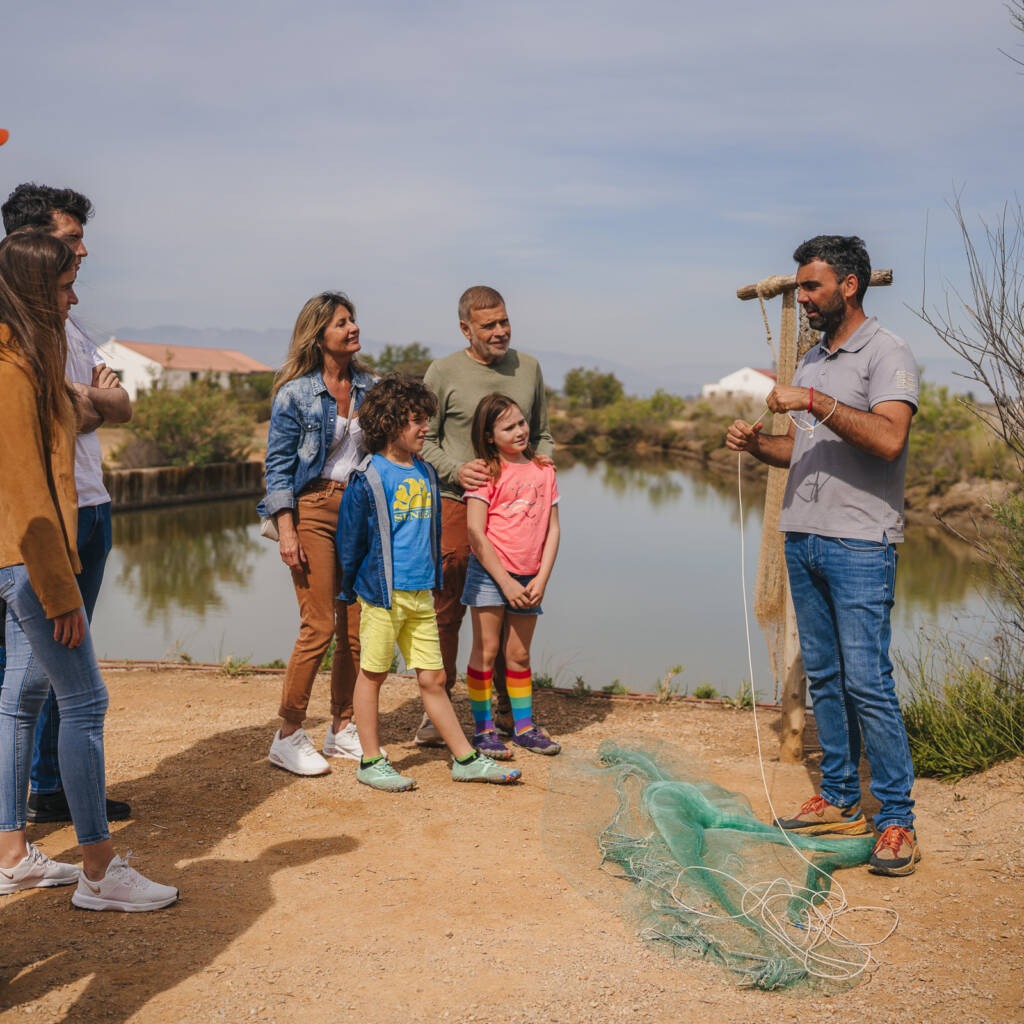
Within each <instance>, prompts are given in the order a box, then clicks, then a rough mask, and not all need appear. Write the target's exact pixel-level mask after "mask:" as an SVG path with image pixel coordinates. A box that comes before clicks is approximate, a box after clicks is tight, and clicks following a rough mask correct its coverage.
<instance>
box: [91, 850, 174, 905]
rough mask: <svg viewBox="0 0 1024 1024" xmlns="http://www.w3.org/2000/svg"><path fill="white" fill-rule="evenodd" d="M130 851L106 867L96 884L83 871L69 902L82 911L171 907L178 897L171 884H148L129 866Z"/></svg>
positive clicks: (146, 879) (147, 881) (145, 879)
mask: <svg viewBox="0 0 1024 1024" xmlns="http://www.w3.org/2000/svg"><path fill="white" fill-rule="evenodd" d="M131 855H132V853H131V850H129V851H128V852H127V853H126V854H125V855H124V859H122V858H121V857H115V858H114V859H113V860H112V861H111V862H110V863H109V864H108V865H107V873H106V874H105V875H104V876H103V878H102V879H101V880H100V881H98V882H91V881H89V879H88V878H86V877H85V872H84V871H83V872H82V873H81V875H80V876H79V879H78V888H77V889H76V890H75V892H74V894H73V895H72V897H71V902H72V903H73V904H74V905H75V906H76V907H81V908H82V909H83V910H124V911H126V912H128V913H142V912H143V911H146V910H159V909H160V908H161V907H167V906H170V904H172V903H173V902H174V901H175V900H176V899H177V898H178V890H177V889H175V888H174V886H173V885H161V884H160V883H159V882H151V881H150V880H149V879H148V878H146V877H145V876H143V875H140V874H139V873H138V871H136V870H135V868H133V867H129V866H128V858H129V857H131Z"/></svg>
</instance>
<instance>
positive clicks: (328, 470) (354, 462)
mask: <svg viewBox="0 0 1024 1024" xmlns="http://www.w3.org/2000/svg"><path fill="white" fill-rule="evenodd" d="M365 455H366V452H365V450H364V449H363V428H362V427H361V426H360V425H359V417H358V416H353V417H352V419H349V420H346V419H343V418H342V417H341V416H339V417H338V418H337V419H336V420H335V421H334V439H333V440H332V441H331V447H330V448H329V449H328V451H327V459H326V460H325V461H324V468H323V469H322V470H321V472H320V476H321V478H323V479H324V480H337V481H338V483H342V484H343V483H347V482H348V478H349V476H350V475H351V473H352V471H353V470H354V469H358V468H359V466H360V465H361V464H362V461H363V458H364V457H365Z"/></svg>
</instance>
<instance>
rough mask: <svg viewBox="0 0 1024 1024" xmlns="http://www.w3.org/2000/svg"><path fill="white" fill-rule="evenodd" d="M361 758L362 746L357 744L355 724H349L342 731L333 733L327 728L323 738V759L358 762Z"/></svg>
mask: <svg viewBox="0 0 1024 1024" xmlns="http://www.w3.org/2000/svg"><path fill="white" fill-rule="evenodd" d="M362 756H363V745H362V744H361V743H360V742H359V733H358V731H357V730H356V724H355V722H349V723H348V725H346V726H345V727H344V728H343V729H340V730H339V731H338V732H335V731H334V729H333V728H332V727H331V726H327V735H326V736H325V737H324V757H344V758H347V759H348V760H349V761H358V760H359V759H360V758H361V757H362Z"/></svg>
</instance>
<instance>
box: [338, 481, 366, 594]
mask: <svg viewBox="0 0 1024 1024" xmlns="http://www.w3.org/2000/svg"><path fill="white" fill-rule="evenodd" d="M369 524H370V493H369V491H368V489H367V487H366V483H365V481H364V479H363V476H362V474H361V473H353V474H352V476H351V478H350V479H349V483H348V486H347V487H346V488H345V492H344V494H342V496H341V510H340V511H339V513H338V528H337V530H336V531H335V535H334V544H335V547H336V548H337V551H338V562H339V563H340V565H341V593H340V594H338V600H339V601H344V602H345V603H346V604H353V603H354V602H355V599H356V586H355V585H356V576H357V575H358V574H359V569H360V567H361V566H362V564H363V560H364V559H365V558H366V556H367V555H368V554H369V552H370V525H369Z"/></svg>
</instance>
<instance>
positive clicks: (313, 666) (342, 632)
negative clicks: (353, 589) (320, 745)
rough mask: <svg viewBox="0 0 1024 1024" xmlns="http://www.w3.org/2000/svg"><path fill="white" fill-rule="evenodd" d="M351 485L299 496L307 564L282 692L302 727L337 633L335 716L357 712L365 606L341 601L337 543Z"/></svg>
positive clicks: (298, 581)
mask: <svg viewBox="0 0 1024 1024" xmlns="http://www.w3.org/2000/svg"><path fill="white" fill-rule="evenodd" d="M344 490H345V485H344V484H340V483H336V482H335V481H328V480H324V481H320V482H318V483H315V484H312V485H311V486H309V487H308V488H306V490H305V491H303V492H302V494H300V495H299V500H298V507H297V508H296V509H295V518H296V530H297V532H298V535H299V543H300V544H301V545H302V549H303V551H305V553H306V559H307V566H306V568H305V569H303V570H301V571H300V570H295V569H293V570H292V584H293V585H294V587H295V596H296V598H297V599H298V602H299V618H300V621H301V625H300V626H299V636H298V639H297V640H296V641H295V647H294V648H293V649H292V655H291V658H290V659H289V661H288V668H287V670H286V671H285V675H284V686H283V687H282V691H281V707H280V709H279V710H278V714H279V715H280V716H281V717H282V718H283V719H284V720H285V721H286V722H291V723H293V724H295V725H301V724H302V722H303V721H304V719H305V717H306V709H307V708H308V706H309V696H310V693H312V690H313V681H314V680H315V679H316V673H317V670H318V669H319V668H320V662H321V661H322V660H323V656H324V654H326V653H327V648H328V647H329V646H330V643H331V637H332V636H333V637H336V639H337V642H336V646H335V650H334V664H333V666H332V668H331V714H332V715H339V716H341V717H342V718H350V717H351V716H352V694H353V692H354V690H355V685H356V676H357V675H358V674H359V605H358V603H356V604H351V605H345V604H343V603H342V602H340V601H337V600H336V597H337V594H338V591H340V590H341V566H340V565H339V564H338V552H337V549H336V547H335V532H336V530H337V527H338V511H339V509H340V508H341V496H342V493H343V492H344Z"/></svg>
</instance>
